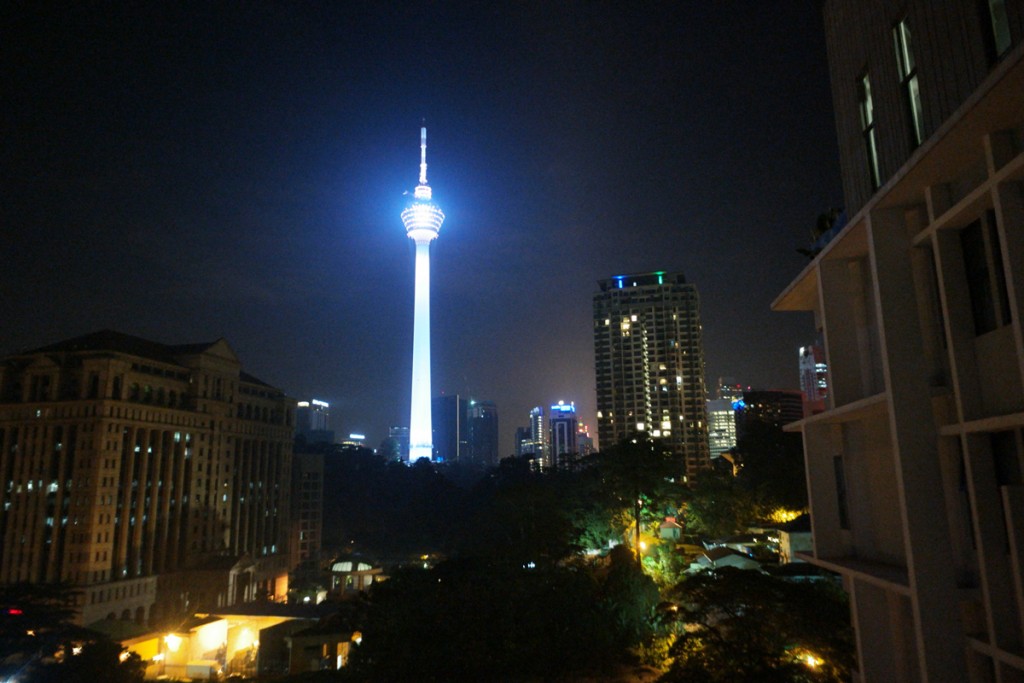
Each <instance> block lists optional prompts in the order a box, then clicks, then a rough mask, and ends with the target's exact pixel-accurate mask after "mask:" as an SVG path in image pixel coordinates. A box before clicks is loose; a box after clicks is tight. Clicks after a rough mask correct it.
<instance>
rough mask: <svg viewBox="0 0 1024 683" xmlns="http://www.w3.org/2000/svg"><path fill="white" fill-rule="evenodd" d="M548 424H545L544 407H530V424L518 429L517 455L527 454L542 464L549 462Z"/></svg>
mask: <svg viewBox="0 0 1024 683" xmlns="http://www.w3.org/2000/svg"><path fill="white" fill-rule="evenodd" d="M546 434H547V426H546V425H545V424H544V409H543V408H541V407H540V406H536V407H534V408H531V409H530V424H529V426H528V427H521V428H519V429H517V430H516V455H520V456H527V457H530V458H532V459H533V460H536V461H537V462H538V463H539V464H540V465H541V466H543V465H545V464H546V463H547V451H548V442H547V437H546V436H545V435H546Z"/></svg>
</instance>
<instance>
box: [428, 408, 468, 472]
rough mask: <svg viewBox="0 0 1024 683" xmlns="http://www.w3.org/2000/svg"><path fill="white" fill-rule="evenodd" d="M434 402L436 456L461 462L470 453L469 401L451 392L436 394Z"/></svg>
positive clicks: (448, 460)
mask: <svg viewBox="0 0 1024 683" xmlns="http://www.w3.org/2000/svg"><path fill="white" fill-rule="evenodd" d="M432 404H433V407H432V414H433V421H434V437H433V442H434V457H435V458H436V459H437V460H440V461H442V462H459V461H460V460H462V459H464V458H465V457H466V456H467V454H468V445H467V444H468V441H469V430H468V428H467V424H466V411H467V410H468V409H469V401H468V400H467V399H465V398H463V397H461V396H459V395H458V394H451V395H444V396H435V397H434V400H433V401H432Z"/></svg>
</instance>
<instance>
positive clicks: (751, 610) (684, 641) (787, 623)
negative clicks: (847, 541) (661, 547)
mask: <svg viewBox="0 0 1024 683" xmlns="http://www.w3.org/2000/svg"><path fill="white" fill-rule="evenodd" d="M674 597H675V598H676V599H677V600H678V601H679V605H680V616H679V619H680V620H681V621H683V622H684V623H685V628H683V629H681V630H680V631H681V632H680V635H679V637H678V639H677V640H676V642H675V644H674V645H673V646H672V648H671V651H670V653H671V655H672V656H673V658H674V660H673V661H672V664H671V666H670V668H669V671H668V672H667V673H666V674H665V676H663V677H662V679H661V680H662V681H665V682H666V683H670V682H676V681H688V682H689V681H695V682H696V681H701V682H709V683H718V682H725V681H740V680H743V681H779V682H782V681H786V682H791V681H792V682H804V681H806V682H808V683H809V682H812V681H813V682H826V681H827V682H830V683H831V682H833V681H835V682H838V681H844V680H849V676H850V671H851V668H852V666H853V651H854V648H853V634H852V629H851V628H850V624H849V610H848V606H847V602H846V596H845V594H844V593H843V592H842V590H841V589H840V588H839V587H838V586H836V585H834V584H832V583H831V582H829V581H822V582H815V583H810V582H798V583H795V582H788V581H785V580H782V579H777V578H774V577H771V576H768V575H766V574H762V573H760V572H755V571H744V570H740V569H733V568H731V567H728V568H724V569H719V570H716V571H707V572H702V573H700V574H697V575H695V576H692V577H689V578H688V579H686V580H685V581H683V582H681V583H680V584H679V585H678V586H677V587H676V589H675V591H674Z"/></svg>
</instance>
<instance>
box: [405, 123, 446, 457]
mask: <svg viewBox="0 0 1024 683" xmlns="http://www.w3.org/2000/svg"><path fill="white" fill-rule="evenodd" d="M432 195H433V191H432V190H431V189H430V186H429V185H427V129H426V128H421V129H420V183H419V185H417V186H416V189H415V190H413V199H412V201H411V202H410V203H409V205H408V206H407V207H406V209H405V211H403V212H402V223H403V224H404V225H405V233H406V235H408V236H409V239H411V240H412V241H413V242H415V243H416V289H415V295H414V301H413V303H414V310H413V313H414V318H413V339H412V401H411V405H410V409H409V462H415V461H417V460H419V459H420V458H427V459H428V460H429V459H431V458H433V456H434V453H433V452H434V446H433V437H432V434H431V426H432V420H431V414H430V243H431V241H433V240H434V239H436V238H437V233H438V232H440V230H441V224H442V223H443V222H444V212H443V211H441V209H440V207H438V206H437V204H435V203H434V202H433V200H432Z"/></svg>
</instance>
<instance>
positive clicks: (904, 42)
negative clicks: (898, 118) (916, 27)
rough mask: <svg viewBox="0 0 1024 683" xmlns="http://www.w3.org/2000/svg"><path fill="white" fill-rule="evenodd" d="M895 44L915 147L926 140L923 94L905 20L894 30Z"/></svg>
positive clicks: (908, 28) (897, 63) (911, 137)
mask: <svg viewBox="0 0 1024 683" xmlns="http://www.w3.org/2000/svg"><path fill="white" fill-rule="evenodd" d="M892 39H893V44H894V46H895V47H896V66H897V68H898V69H899V73H900V86H901V87H902V90H903V101H904V103H905V107H906V110H907V115H908V116H909V117H910V120H909V124H910V139H911V142H912V143H913V146H914V147H917V146H918V145H920V144H921V142H922V141H923V140H924V122H923V121H922V117H921V92H920V90H919V89H918V85H917V64H915V63H914V51H913V46H912V44H911V40H910V27H909V26H907V20H906V19H905V18H904V19H903V20H902V21H900V23H898V24H896V25H895V26H894V27H893V29H892Z"/></svg>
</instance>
